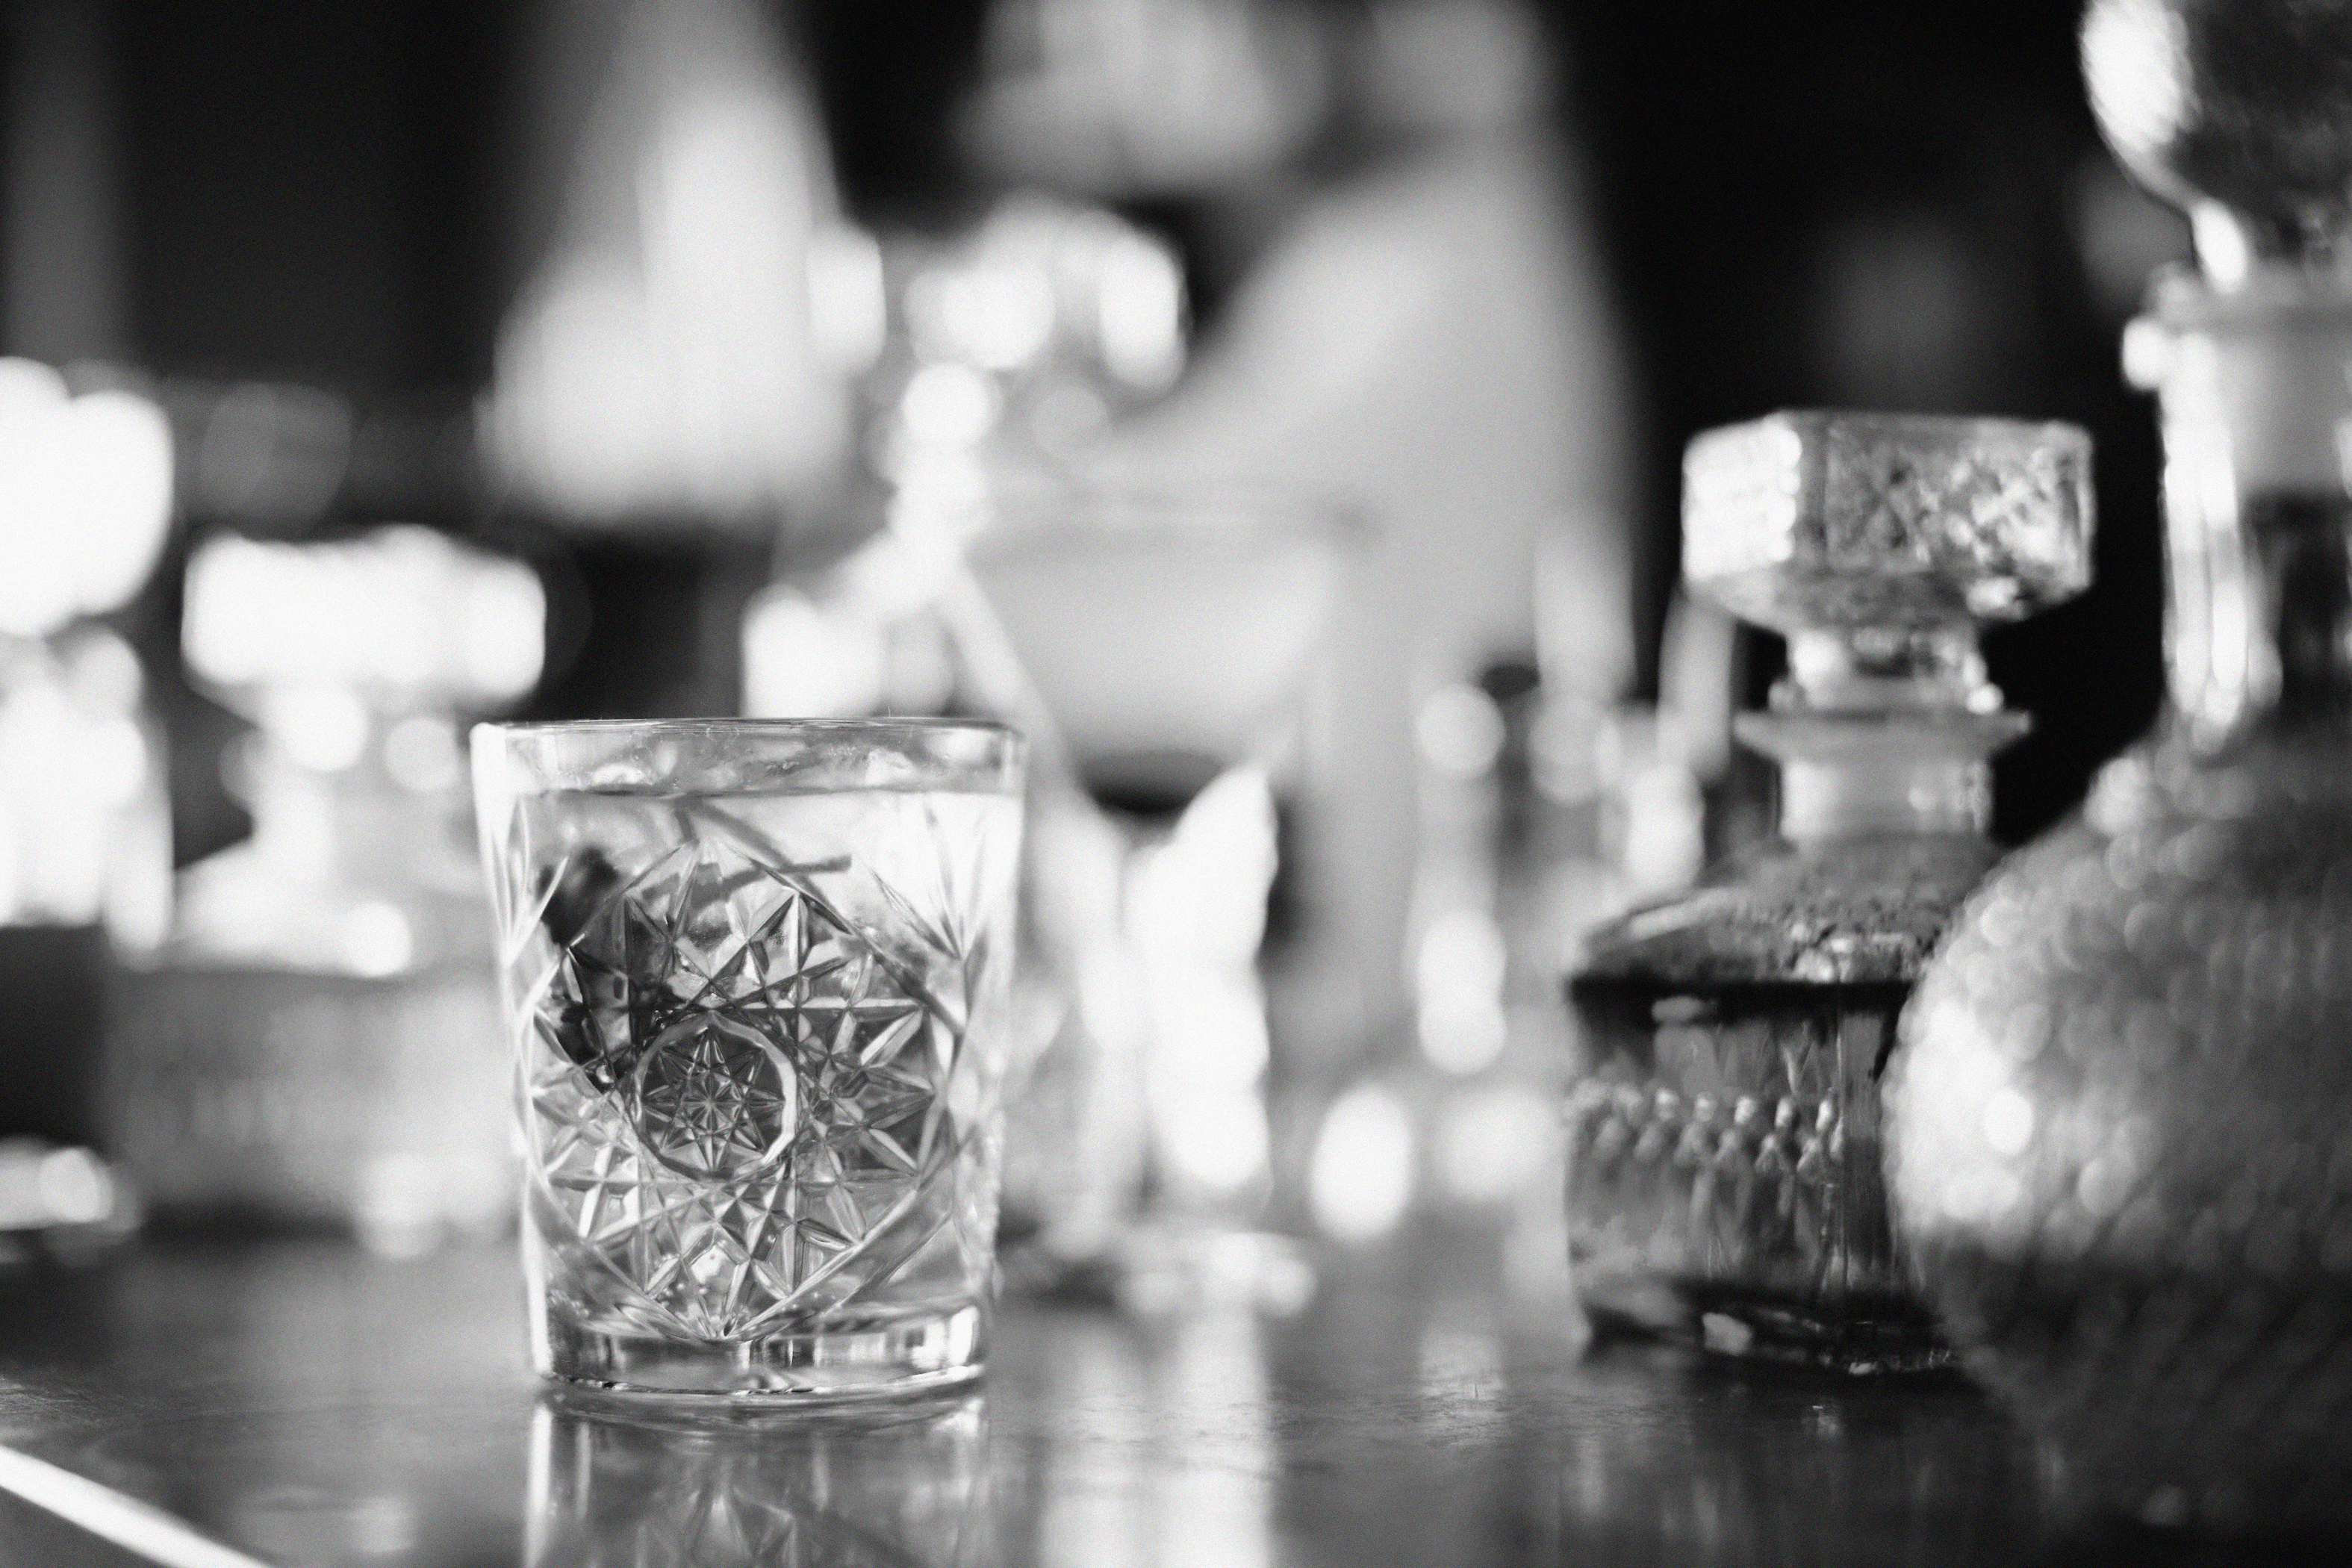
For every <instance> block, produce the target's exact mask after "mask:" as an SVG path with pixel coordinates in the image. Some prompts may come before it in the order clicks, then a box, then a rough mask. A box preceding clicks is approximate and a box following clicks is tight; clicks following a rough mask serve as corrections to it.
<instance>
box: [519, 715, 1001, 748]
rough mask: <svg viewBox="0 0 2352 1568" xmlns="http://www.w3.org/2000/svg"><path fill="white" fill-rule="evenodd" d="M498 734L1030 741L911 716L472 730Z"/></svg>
mask: <svg viewBox="0 0 2352 1568" xmlns="http://www.w3.org/2000/svg"><path fill="white" fill-rule="evenodd" d="M484 730H489V731H496V732H497V733H499V734H501V735H514V736H531V735H568V734H604V735H614V734H621V733H624V732H630V731H634V732H635V733H638V734H644V735H660V734H684V733H689V732H692V733H709V732H711V731H724V730H740V731H751V732H765V733H768V734H774V735H790V734H798V733H809V732H827V733H834V734H843V733H854V732H857V731H864V732H866V733H869V734H887V733H889V732H891V731H921V732H931V733H940V732H949V733H953V732H959V731H960V732H963V733H968V734H972V735H975V736H980V735H998V736H1003V737H1004V738H1007V739H1010V740H1013V741H1018V742H1023V743H1024V744H1026V743H1027V742H1028V736H1027V735H1026V734H1024V732H1023V731H1019V730H1016V729H1014V728H1013V726H1012V725H1010V724H1007V723H1003V722H1002V721H998V720H995V719H941V718H934V717H929V716H923V715H914V714H910V715H908V716H906V717H903V718H901V717H899V716H898V715H896V714H888V715H884V716H882V717H879V718H872V719H841V718H820V719H728V718H716V719H517V720H506V719H485V720H483V721H480V722H479V723H477V724H475V725H473V726H472V732H474V733H479V732H480V731H484Z"/></svg>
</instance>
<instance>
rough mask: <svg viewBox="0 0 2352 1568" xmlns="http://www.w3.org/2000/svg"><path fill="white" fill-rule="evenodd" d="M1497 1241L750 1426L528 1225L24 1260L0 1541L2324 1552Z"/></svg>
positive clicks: (1945, 1390)
mask: <svg viewBox="0 0 2352 1568" xmlns="http://www.w3.org/2000/svg"><path fill="white" fill-rule="evenodd" d="M1486 1239H1489V1240H1490V1239H1491V1238H1486ZM1496 1258H1497V1253H1496V1249H1495V1248H1494V1247H1489V1246H1486V1245H1483V1243H1482V1241H1481V1239H1480V1238H1478V1237H1467V1238H1465V1237H1463V1236H1461V1235H1455V1234H1440V1233H1438V1232H1435V1231H1423V1232H1416V1233H1413V1234H1412V1235H1410V1236H1409V1237H1404V1238H1402V1239H1398V1240H1395V1241H1392V1242H1391V1243H1390V1244H1389V1245H1387V1246H1386V1247H1382V1248H1379V1249H1375V1250H1371V1251H1363V1252H1355V1253H1341V1252H1337V1251H1335V1252H1333V1253H1332V1254H1330V1255H1328V1256H1313V1257H1312V1258H1311V1266H1312V1268H1313V1269H1314V1271H1315V1279H1314V1286H1313V1289H1312V1290H1311V1292H1308V1291H1306V1290H1303V1289H1293V1290H1291V1291H1290V1292H1289V1299H1287V1300H1282V1301H1281V1302H1279V1303H1277V1304H1278V1305H1279V1306H1280V1307H1281V1308H1282V1309H1283V1310H1279V1311H1269V1310H1266V1305H1265V1302H1264V1301H1263V1300H1260V1301H1255V1302H1254V1301H1251V1300H1242V1299H1240V1295H1241V1293H1240V1292H1236V1291H1234V1290H1224V1291H1219V1290H1209V1291H1206V1292H1204V1293H1202V1294H1201V1295H1200V1296H1199V1298H1198V1299H1196V1300H1194V1301H1193V1302H1192V1304H1191V1305H1190V1306H1188V1307H1185V1308H1183V1309H1181V1310H1169V1311H1167V1312H1164V1313H1160V1314H1157V1315H1153V1316H1149V1317H1139V1316H1135V1315H1131V1314H1130V1315H1119V1314H1116V1313H1113V1312H1111V1311H1108V1310H1089V1309H1080V1308H1057V1307H1047V1306H1041V1305H1037V1304H1035V1303H1032V1302H1026V1301H1023V1300H1018V1299H1013V1300H1008V1301H1007V1302H1006V1304H1005V1308H1004V1310H1003V1315H1002V1317H1001V1319H1000V1322H999V1327H998V1334H997V1340H996V1343H995V1347H994V1351H993V1354H992V1371H991V1374H990V1377H989V1380H988V1382H987V1384H985V1386H984V1388H983V1389H982V1390H981V1391H980V1392H978V1393H976V1394H970V1395H966V1396H964V1397H961V1398H952V1399H946V1400H939V1399H934V1400H932V1401H930V1402H928V1403H925V1404H922V1405H901V1406H891V1407H882V1408H872V1409H868V1410H866V1411H864V1412H862V1413H853V1414H835V1415H796V1416H791V1417H768V1418H763V1419H759V1420H744V1421H718V1422H713V1421H709V1420H695V1419H684V1418H679V1417H677V1416H676V1415H664V1414H659V1413H651V1412H648V1413H640V1414H638V1415H630V1414H628V1413H626V1412H621V1413H618V1414H616V1413H614V1411H613V1410H612V1409H611V1408H610V1407H609V1406H605V1405H594V1404H591V1403H583V1402H581V1401H579V1400H578V1399H576V1398H566V1397H562V1396H559V1395H556V1394H551V1393H549V1392H547V1391H544V1390H542V1389H541V1388H540V1387H539V1386H537V1385H536V1384H535V1383H534V1381H533V1380H532V1379H531V1378H530V1375H529V1374H528V1373H526V1371H525V1370H524V1367H523V1364H522V1345H521V1313H520V1303H521V1289H520V1280H519V1279H518V1277H517V1270H516V1267H515V1264H514V1261H513V1257H512V1250H511V1248H510V1247H501V1248H489V1247H471V1248H465V1249H459V1250H453V1251H446V1252H442V1253H437V1254H435V1255H432V1256H429V1257H426V1258H417V1259H414V1260H407V1261H392V1260H385V1259H382V1258H372V1257H370V1256H368V1255H367V1254H365V1253H363V1252H362V1251H360V1250H358V1249H357V1248H355V1247H349V1246H346V1245H342V1244H338V1243H334V1242H328V1241H300V1242H293V1241H271V1242H249V1243H242V1244H236V1245H230V1244H226V1243H214V1244H205V1245H196V1244H193V1243H164V1242H155V1241H147V1242H140V1243H136V1244H133V1245H131V1246H129V1247H125V1248H123V1249H122V1250H121V1251H119V1252H117V1253H115V1254H114V1255H112V1256H110V1257H107V1258H100V1259H98V1260H95V1261H91V1262H86V1263H81V1264H75V1265H63V1264H57V1263H37V1264H25V1265H20V1266H17V1267H16V1268H13V1269H11V1270H9V1271H6V1272H5V1273H0V1441H5V1445H6V1449H5V1451H0V1488H5V1495H4V1496H0V1563H6V1564H14V1563H27V1564H32V1563H41V1564H50V1563H57V1564H72V1563H102V1564H116V1563H143V1562H150V1561H153V1562H162V1563H186V1564H194V1565H201V1568H232V1565H234V1564H238V1563H250V1562H254V1561H258V1562H263V1563H286V1564H298V1563H299V1564H310V1563H371V1564H378V1563H381V1564H418V1565H434V1568H459V1565H464V1568H489V1565H491V1564H511V1563H531V1564H534V1565H552V1564H567V1565H568V1564H590V1563H615V1564H621V1563H625V1564H630V1565H633V1568H636V1565H652V1564H667V1563H678V1564H688V1563H691V1564H716V1565H724V1564H732V1563H785V1564H795V1565H800V1564H810V1565H814V1564H919V1565H922V1568H944V1565H946V1564H959V1565H961V1564H978V1565H987V1564H995V1563H1003V1564H1008V1565H1020V1564H1031V1563H1036V1564H1048V1565H1055V1568H1059V1565H1062V1564H1090V1565H1091V1564H1100V1565H1104V1568H1125V1565H1129V1564H1134V1565H1148V1568H1191V1565H1193V1564H1200V1565H1203V1568H1207V1565H1226V1568H1261V1565H1263V1568H1273V1565H1276V1564H1301V1565H1306V1564H1315V1565H1322V1564H1331V1565H1346V1564H1388V1563H1399V1564H1415V1565H1421V1564H1427V1565H1431V1568H1451V1565H1456V1564H1459V1565H1463V1568H1470V1565H1483V1564H1500V1563H1742V1564H1744V1563H1790V1564H1796V1563H1827V1564H1843V1563H1854V1564H1861V1563H1890V1564H1923V1565H1925V1564H1943V1563H1955V1564H1957V1563H2042V1562H2048V1563H2068V1564H2081V1563H2105V1562H2115V1563H2139V1562H2150V1561H2170V1562H2197V1563H2207V1562H2212V1563H2221V1562H2241V1561H2242V1562H2263V1563H2268V1562H2277V1561H2281V1560H2283V1559H2284V1558H2285V1557H2287V1556H2289V1555H2294V1556H2303V1555H2312V1556H2315V1557H2316V1558H2318V1559H2319V1560H2326V1545H2327V1543H2325V1542H2301V1543H2286V1542H2238V1543H2231V1542H2212V1541H2200V1540H2194V1539H2184V1538H2182V1537H2180V1536H2179V1535H2177V1534H2175V1533H2172V1532H2168V1531H2158V1530H2154V1529H2149V1528H2146V1527H2141V1526H2126V1525H2117V1524H2103V1523H2097V1522H2092V1521H2085V1520H2084V1519H2083V1518H2082V1517H2081V1516H2080V1515H2079V1514H2078V1513H2077V1512H2075V1511H2074V1510H2071V1509H2070V1508H2068V1507H2067V1506H2066V1505H2065V1503H2064V1502H2063V1485H2062V1484H2061V1483H2060V1482H2059V1481H2058V1480H2057V1479H2053V1473H2052V1472H2051V1470H2050V1469H2049V1467H2047V1466H2046V1465H2044V1464H2042V1462H2041V1461H2039V1460H2038V1459H2037V1458H2036V1457H2035V1451H2034V1449H2033V1447H2032V1444H2031V1443H2030V1441H2028V1439H2027V1438H2026V1437H2025V1436H2023V1434H2021V1432H2020V1431H2019V1430H2017V1429H2016V1428H2015V1427H2014V1426H2012V1425H2011V1423H2010V1422H2009V1421H2008V1419H2007V1418H2006V1417H2005V1416H2004V1415H2002V1414H2001V1413H2000V1411H1998V1410H1997V1409H1996V1408H1994V1407H1993V1406H1992V1405H1990V1404H1989V1403H1988V1402H1987V1401H1986V1400H1985V1399H1984V1398H1983V1397H1981V1396H1980V1395H1979V1394H1977V1393H1976V1392H1975V1391H1974V1389H1973V1388H1971V1387H1970V1386H1969V1384H1967V1383H1965V1382H1963V1381H1961V1380H1959V1379H1958V1378H1957V1377H1954V1378H1917V1379H1907V1380H1901V1381H1848V1380H1839V1381H1823V1380H1822V1379H1819V1378H1814V1377H1809V1376H1802V1377H1801V1376H1797V1375H1794V1374H1787V1373H1782V1374H1775V1373H1769V1372H1762V1371H1754V1370H1741V1369H1738V1368H1730V1367H1727V1366H1724V1365H1721V1364H1717V1363H1702V1362H1694V1361H1690V1360H1685V1359H1682V1358H1679V1357H1677V1356H1675V1355H1673V1354H1670V1353H1667V1352H1657V1351H1649V1350H1641V1349H1635V1348H1631V1347H1623V1348H1609V1349H1604V1350H1602V1351H1601V1352H1595V1353H1589V1354H1585V1353H1580V1352H1579V1351H1578V1348H1577V1347H1576V1346H1575V1345H1574V1344H1573V1343H1572V1342H1571V1340H1570V1337H1569V1336H1568V1335H1567V1334H1566V1333H1564V1332H1563V1331H1560V1326H1559V1324H1558V1323H1556V1322H1550V1321H1547V1319H1548V1318H1549V1317H1550V1316H1551V1314H1549V1312H1548V1311H1547V1310H1528V1302H1527V1301H1526V1300H1523V1299H1520V1298H1517V1297H1516V1296H1515V1294H1514V1292H1513V1291H1510V1290H1506V1289H1503V1288H1502V1286H1501V1285H1500V1283H1499V1281H1500V1280H1501V1279H1503V1278H1504V1277H1505V1274H1506V1271H1505V1270H1503V1269H1502V1268H1500V1267H1499V1266H1498V1264H1497V1262H1496ZM1292 1268H1293V1270H1294V1276H1295V1277H1294V1279H1293V1283H1294V1285H1296V1284H1298V1283H1300V1282H1301V1281H1303V1279H1304V1272H1303V1270H1298V1269H1297V1264H1296V1262H1295V1261H1294V1262H1293V1264H1292ZM1226 1272H1227V1273H1229V1274H1230V1273H1231V1272H1232V1271H1231V1270H1227V1271H1226ZM1253 1277H1254V1276H1253ZM1300 1298H1303V1300H1302V1299H1300ZM79 1481H88V1482H96V1483H99V1484H98V1485H97V1486H86V1485H80V1484H78V1482H79ZM142 1505H149V1506H142ZM59 1514H64V1515H66V1516H68V1517H72V1518H77V1519H80V1520H82V1521H85V1522H88V1523H93V1524H96V1525H97V1526H99V1527H100V1530H102V1531H104V1532H106V1533H107V1534H109V1535H111V1536H113V1537H114V1538H115V1539H116V1542H131V1543H132V1546H133V1547H135V1548H137V1549H136V1550H134V1549H131V1548H128V1547H126V1546H124V1545H122V1544H119V1543H110V1542H107V1541H105V1540H102V1539H100V1536H99V1535H95V1534H92V1533H89V1532H88V1531H85V1530H84V1529H82V1528H80V1527H79V1526H78V1525H75V1524H69V1523H67V1522H64V1521H63V1520H61V1519H60V1518H59ZM2337 1546H2338V1550H2345V1548H2344V1547H2343V1545H2342V1543H2337ZM223 1548H226V1549H227V1550H226V1551H224V1550H222V1549H223ZM2291 1548H2294V1550H2292V1551H2291V1550H2290V1549H2291ZM2335 1560H2337V1561H2352V1551H2347V1554H2346V1555H2345V1556H2343V1557H2338V1558H2336V1559H2335Z"/></svg>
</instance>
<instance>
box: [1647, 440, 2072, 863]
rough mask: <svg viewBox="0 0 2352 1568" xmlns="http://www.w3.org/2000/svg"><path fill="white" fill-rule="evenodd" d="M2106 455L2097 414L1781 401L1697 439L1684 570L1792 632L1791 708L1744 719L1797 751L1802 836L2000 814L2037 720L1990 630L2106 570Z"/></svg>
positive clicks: (1777, 695) (1786, 820)
mask: <svg viewBox="0 0 2352 1568" xmlns="http://www.w3.org/2000/svg"><path fill="white" fill-rule="evenodd" d="M2090 469H2091V448H2090V438H2089V437H2087V436H2085V435H2084V433H2083V432H2082V431H2080V430H2078V429H2075V428H2074V427H2073V426H2066V425H2054V424H2043V425H2038V424H2025V423H2019V422H2015V421H2010V420H1997V419H1953V418H1929V417H1921V416H1900V415H1885V414H1843V413H1781V414H1774V415H1771V416H1769V417H1766V418H1763V419H1759V420H1756V421H1754V422H1753V423H1750V424H1747V425H1738V426H1729V427H1727V428H1725V429H1721V430H1716V431H1711V432H1709V433H1707V434H1706V435H1704V436H1701V437H1698V438H1697V439H1696V441H1694V442H1692V444H1691V446H1690V448H1689V451H1688V454H1687V456H1686V457H1685V463H1684V497H1685V500H1684V510H1683V570H1684V576H1685V579H1686V580H1687V581H1688V582H1689V584H1691V586H1692V588H1693V589H1694V590H1695V591H1696V592H1698V593H1701V594H1704V595H1706V596H1707V597H1708V598H1711V599H1713V600H1714V601H1715V602H1716V603H1717V604H1719V605H1723V606H1724V608H1726V609H1727V610H1729V611H1731V612H1732V613H1733V614H1734V615H1736V616H1740V617H1741V618H1742V619H1745V620H1748V621H1752V622H1754V623H1755V624H1757V625H1759V626H1768V627H1770V628H1771V629H1773V630H1775V631H1779V632H1780V633H1782V634H1784V635H1785V636H1786V637H1788V639H1789V676H1788V679H1785V680H1783V681H1782V682H1781V683H1780V686H1779V688H1778V689H1775V691H1774V692H1773V694H1772V710H1771V711H1769V712H1767V713H1755V714H1745V715H1742V716H1741V719H1740V721H1739V733H1740V738H1741V739H1742V740H1744V741H1746V742H1748V744H1749V745H1751V746H1754V747H1755V748H1756V749H1758V750H1759V751H1761V752H1766V753H1767V754H1769V755H1771V756H1774V757H1776V758H1778V759H1779V760H1780V763H1781V831H1782V833H1783V835H1784V836H1786V837H1790V839H1793V840H1796V841H1799V842H1803V841H1806V840H1809V839H1816V838H1823V837H1843V836H1850V835H1852V834H1853V833H1855V832H1859V831H1869V830H1873V829H1885V828H1899V829H1902V830H1906V831H1913V832H1917V831H1936V830H1947V831H1959V832H1969V831H1976V830H1979V829H1981V827H1982V826H1983V825H1984V824H1983V818H1984V814H1985V811H1986V808H1987V805H1988V802H1989V800H1990V793H1989V792H1990V774H1989V773H1988V771H1987V763H1986V759H1987V758H1988V757H1990V755H1991V753H1992V752H1995V751H1997V750H1999V749H2000V747H2001V746H2003V745H2006V744H2007V743H2008V742H2011V741H2012V740H2014V739H2016V738H2017V737H2018V736H2019V735H2020V734H2021V733H2023V731H2024V730H2025V728H2026V720H2025V719H2024V717H2023V716H2022V715H2021V714H2015V713H2010V712H2007V711H2004V710H2002V709H2001V706H2000V691H1999V690H1998V689H1995V688H1994V687H1993V686H1992V685H1991V684H1990V682H1988V681H1987V680H1986V679H1985V671H1984V661H1983V659H1982V658H1980V657H1979V654H1978V651H1977V637H1978V633H1979V629H1980V628H1981V627H1983V626H1987V625H1990V624H1994V623H1999V622H2003V621H2011V620H2016V619H2021V618H2022V617H2023V616H2028V615H2032V614H2033V613H2034V612H2036V611H2039V610H2042V609H2044V608H2047V607H2048V606H2050V605H2055V604H2058V603H2061V602H2063V601H2064V600H2066V599H2069V598H2072V597H2073V596H2074V595H2076V594H2079V593H2080V592H2082V590H2083V588H2084V586H2085V585H2086V584H2088V582H2089V580H2090V570H2091V554H2090V542H2091V527H2092V510H2093V509H2092V500H2091V474H2090ZM1865 753H1866V758H1865ZM1865 760H1866V761H1867V763H1868V764H1869V765H1864V762H1865Z"/></svg>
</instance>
